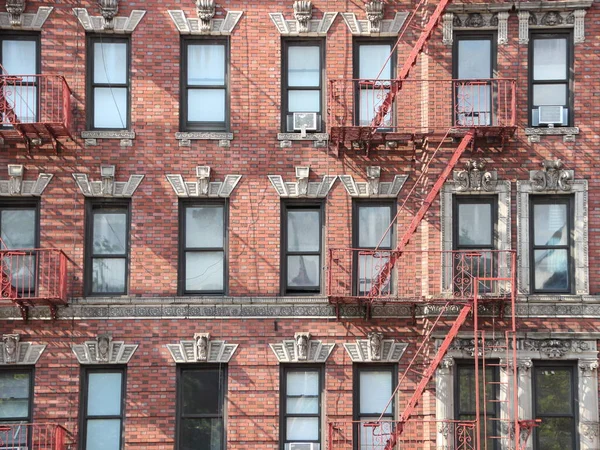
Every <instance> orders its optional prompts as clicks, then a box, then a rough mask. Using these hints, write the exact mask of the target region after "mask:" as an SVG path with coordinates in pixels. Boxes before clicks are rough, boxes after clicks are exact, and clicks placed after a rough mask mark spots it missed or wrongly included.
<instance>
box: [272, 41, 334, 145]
mask: <svg viewBox="0 0 600 450" xmlns="http://www.w3.org/2000/svg"><path fill="white" fill-rule="evenodd" d="M314 46H318V47H319V50H320V52H319V56H320V60H319V63H320V65H321V67H320V69H321V70H320V72H321V76H320V77H319V87H318V90H319V108H320V110H319V111H318V113H317V114H318V115H319V116H320V117H321V120H318V121H317V130H316V131H308V133H320V132H322V131H323V130H325V114H324V112H325V95H324V90H325V80H326V77H327V71H326V67H325V62H326V59H325V55H326V54H325V50H326V49H325V47H326V45H325V39H324V38H321V37H310V38H297V37H295V38H283V39H282V40H281V131H282V132H283V133H300V131H294V130H288V129H287V117H288V116H289V115H290V114H291V113H290V112H289V105H288V103H289V102H288V95H289V94H288V92H289V91H293V90H317V88H315V87H314V86H293V87H291V88H290V87H289V86H288V50H289V48H290V47H314Z"/></svg>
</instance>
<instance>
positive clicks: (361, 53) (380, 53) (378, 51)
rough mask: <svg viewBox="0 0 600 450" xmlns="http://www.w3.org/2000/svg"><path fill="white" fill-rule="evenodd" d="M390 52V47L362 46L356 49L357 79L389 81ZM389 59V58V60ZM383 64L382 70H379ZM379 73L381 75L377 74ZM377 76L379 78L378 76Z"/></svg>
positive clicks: (390, 69)
mask: <svg viewBox="0 0 600 450" xmlns="http://www.w3.org/2000/svg"><path fill="white" fill-rule="evenodd" d="M391 52H392V47H391V45H389V44H387V45H370V44H362V45H361V46H360V47H359V48H358V60H359V68H358V78H363V79H369V80H375V79H379V80H391V79H392V64H391V63H390V61H389V60H388V58H389V56H390V53H391ZM390 59H391V58H390ZM384 64H385V67H384V68H383V70H381V68H382V67H383V65H384ZM380 71H381V75H380V74H379V72H380ZM378 75H379V76H378Z"/></svg>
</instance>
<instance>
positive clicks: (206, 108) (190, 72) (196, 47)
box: [181, 38, 229, 131]
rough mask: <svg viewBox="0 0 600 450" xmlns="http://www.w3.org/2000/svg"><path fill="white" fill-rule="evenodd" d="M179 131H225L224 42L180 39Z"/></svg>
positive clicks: (225, 62)
mask: <svg viewBox="0 0 600 450" xmlns="http://www.w3.org/2000/svg"><path fill="white" fill-rule="evenodd" d="M181 52H182V61H183V64H182V76H181V82H182V86H181V92H182V99H181V108H182V111H181V119H182V123H181V128H182V129H183V130H192V131H194V130H210V131H226V130H227V129H228V126H229V125H228V117H229V93H228V68H227V58H228V54H229V44H228V41H227V39H202V40H200V39H190V38H184V39H183V40H182V45H181Z"/></svg>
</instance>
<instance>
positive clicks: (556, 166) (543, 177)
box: [530, 159, 573, 191]
mask: <svg viewBox="0 0 600 450" xmlns="http://www.w3.org/2000/svg"><path fill="white" fill-rule="evenodd" d="M542 167H543V170H535V171H532V172H531V174H530V178H531V181H532V182H533V190H535V191H570V190H571V181H573V171H572V170H565V169H563V163H562V161H561V160H560V159H546V160H544V161H542Z"/></svg>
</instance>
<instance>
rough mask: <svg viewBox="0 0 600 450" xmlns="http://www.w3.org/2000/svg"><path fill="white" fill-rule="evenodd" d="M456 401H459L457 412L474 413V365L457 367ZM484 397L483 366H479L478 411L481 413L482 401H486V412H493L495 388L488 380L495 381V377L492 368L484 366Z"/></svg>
mask: <svg viewBox="0 0 600 450" xmlns="http://www.w3.org/2000/svg"><path fill="white" fill-rule="evenodd" d="M457 374H458V375H457V376H458V397H459V398H458V402H459V414H461V415H464V414H474V413H475V411H476V407H475V405H476V397H475V366H472V367H469V366H459V367H458V372H457ZM485 376H486V378H485V382H486V383H485V397H484V391H483V386H484V379H483V368H481V367H480V368H479V393H480V398H479V402H480V405H479V407H480V413H481V414H483V402H484V400H486V401H487V407H486V408H487V412H488V414H494V412H495V411H496V406H495V400H497V398H496V397H497V395H496V390H495V388H494V385H493V384H490V383H489V382H490V381H497V377H496V376H495V374H494V370H493V369H492V368H486V371H485Z"/></svg>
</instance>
